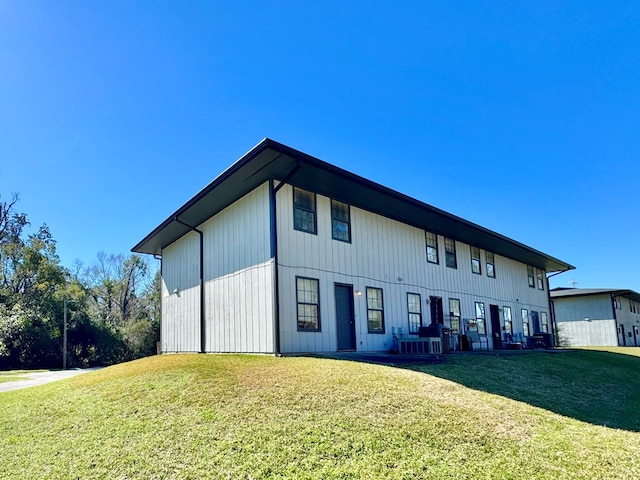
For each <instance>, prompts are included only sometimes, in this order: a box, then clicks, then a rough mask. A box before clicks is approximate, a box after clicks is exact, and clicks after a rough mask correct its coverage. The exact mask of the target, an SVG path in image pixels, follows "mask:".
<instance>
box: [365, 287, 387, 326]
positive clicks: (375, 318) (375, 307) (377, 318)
mask: <svg viewBox="0 0 640 480" xmlns="http://www.w3.org/2000/svg"><path fill="white" fill-rule="evenodd" d="M367 328H368V329H369V333H384V310H383V303H382V289H381V288H372V287H367Z"/></svg>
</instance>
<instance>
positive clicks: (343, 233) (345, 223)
mask: <svg viewBox="0 0 640 480" xmlns="http://www.w3.org/2000/svg"><path fill="white" fill-rule="evenodd" d="M331 238H333V239H334V240H340V241H341V242H348V243H351V213H350V211H349V205H348V204H346V203H342V202H338V201H337V200H331Z"/></svg>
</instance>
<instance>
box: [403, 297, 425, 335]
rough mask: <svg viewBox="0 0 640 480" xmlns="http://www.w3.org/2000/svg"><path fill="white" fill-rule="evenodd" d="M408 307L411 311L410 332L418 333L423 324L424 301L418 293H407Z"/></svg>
mask: <svg viewBox="0 0 640 480" xmlns="http://www.w3.org/2000/svg"><path fill="white" fill-rule="evenodd" d="M407 309H408V311H409V333H418V329H419V328H420V327H421V326H422V303H421V301H420V295H419V294H417V293H407Z"/></svg>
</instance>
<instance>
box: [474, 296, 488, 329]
mask: <svg viewBox="0 0 640 480" xmlns="http://www.w3.org/2000/svg"><path fill="white" fill-rule="evenodd" d="M476 326H477V327H478V334H479V335H486V334H487V326H486V323H485V312H484V303H482V302H476Z"/></svg>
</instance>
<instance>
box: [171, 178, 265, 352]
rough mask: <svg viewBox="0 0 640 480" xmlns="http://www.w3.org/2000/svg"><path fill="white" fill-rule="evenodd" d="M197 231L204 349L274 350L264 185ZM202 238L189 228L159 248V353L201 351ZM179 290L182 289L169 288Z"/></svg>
mask: <svg viewBox="0 0 640 480" xmlns="http://www.w3.org/2000/svg"><path fill="white" fill-rule="evenodd" d="M198 229H199V230H201V231H202V232H203V243H204V245H203V246H204V279H205V288H204V298H205V307H204V312H205V313H204V314H205V351H207V352H256V353H257V352H262V353H268V352H273V351H274V338H273V308H274V307H273V298H274V290H273V260H272V259H271V251H270V249H271V247H270V245H271V244H270V231H271V227H270V210H269V185H268V183H265V184H263V185H262V186H260V187H258V188H256V189H255V190H253V191H252V192H250V193H248V194H247V195H245V196H244V197H243V198H241V199H240V200H238V201H236V202H235V203H233V204H232V205H230V206H229V207H227V208H226V209H224V210H223V211H221V212H219V213H218V214H217V215H215V216H214V217H212V218H210V219H209V220H207V221H206V222H204V223H203V224H202V225H199V226H198ZM199 242H200V239H199V235H198V234H197V233H196V232H190V233H188V234H186V235H185V236H183V237H182V238H180V239H179V240H178V241H176V242H174V243H173V244H172V245H170V246H169V247H167V248H165V249H164V250H163V252H162V277H163V291H162V327H161V343H162V349H163V351H164V352H197V351H200V280H199V267H200V265H199V261H200V244H199ZM176 288H177V289H178V291H179V294H174V293H172V292H173V291H174V289H176Z"/></svg>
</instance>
